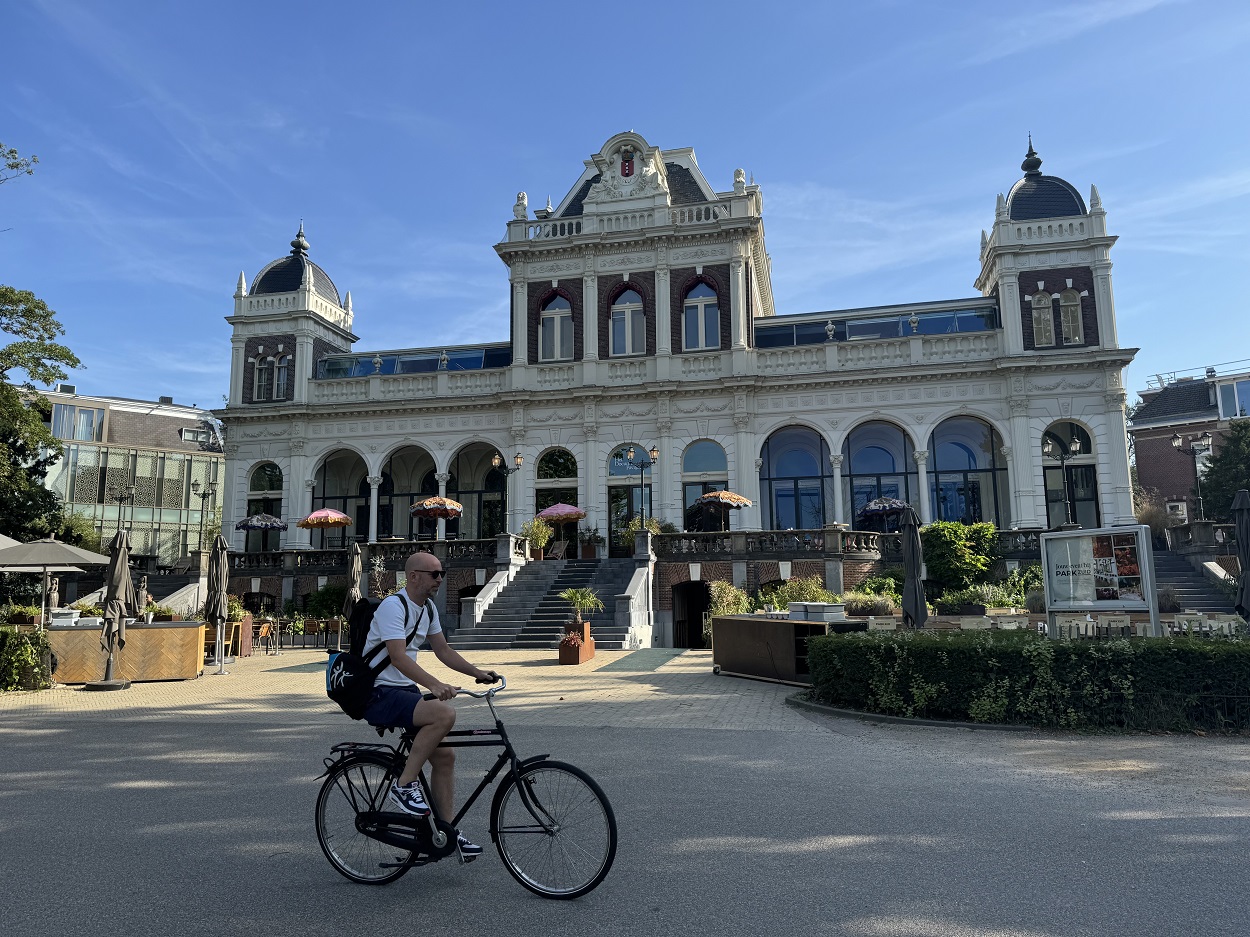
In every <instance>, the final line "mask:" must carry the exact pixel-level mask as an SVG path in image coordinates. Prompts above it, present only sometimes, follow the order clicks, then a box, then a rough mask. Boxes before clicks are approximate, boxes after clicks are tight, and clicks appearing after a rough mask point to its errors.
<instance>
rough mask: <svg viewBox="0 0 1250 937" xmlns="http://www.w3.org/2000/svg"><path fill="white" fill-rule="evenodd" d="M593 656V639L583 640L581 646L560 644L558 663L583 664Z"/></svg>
mask: <svg viewBox="0 0 1250 937" xmlns="http://www.w3.org/2000/svg"><path fill="white" fill-rule="evenodd" d="M594 656H595V642H594V641H593V640H590V641H585V642H583V643H582V645H581V647H570V646H569V645H567V644H561V645H560V663H562V664H584V663H586V661H588V660H590V659H591V658H592V657H594Z"/></svg>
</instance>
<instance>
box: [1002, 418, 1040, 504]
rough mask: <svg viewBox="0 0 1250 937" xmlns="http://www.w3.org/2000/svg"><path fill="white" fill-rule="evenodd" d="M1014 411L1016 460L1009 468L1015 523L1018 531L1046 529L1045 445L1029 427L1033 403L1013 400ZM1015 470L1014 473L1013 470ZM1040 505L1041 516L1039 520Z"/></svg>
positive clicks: (1012, 436)
mask: <svg viewBox="0 0 1250 937" xmlns="http://www.w3.org/2000/svg"><path fill="white" fill-rule="evenodd" d="M1007 404H1008V406H1009V407H1010V408H1011V449H1012V452H1013V458H1012V460H1011V461H1010V462H1009V463H1008V464H1007V471H1008V479H1009V484H1010V485H1011V503H1012V505H1013V508H1012V511H1011V523H1012V526H1014V527H1045V526H1046V514H1045V510H1046V485H1045V477H1044V474H1043V472H1042V466H1041V461H1040V460H1041V458H1042V451H1041V448H1042V442H1041V439H1040V438H1038V439H1037V440H1034V439H1033V438H1032V430H1031V427H1030V425H1029V401H1028V399H1027V398H1025V397H1009V398H1008V399H1007ZM1013 469H1014V470H1015V471H1014V472H1013V471H1012V470H1013ZM1039 503H1040V505H1041V507H1040V510H1041V512H1042V513H1041V515H1040V516H1039V514H1038V511H1039Z"/></svg>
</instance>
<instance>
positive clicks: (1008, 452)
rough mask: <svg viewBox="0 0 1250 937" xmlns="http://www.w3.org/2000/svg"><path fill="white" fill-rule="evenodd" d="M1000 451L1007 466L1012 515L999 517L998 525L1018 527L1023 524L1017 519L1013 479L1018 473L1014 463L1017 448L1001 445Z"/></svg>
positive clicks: (1000, 527)
mask: <svg viewBox="0 0 1250 937" xmlns="http://www.w3.org/2000/svg"><path fill="white" fill-rule="evenodd" d="M998 451H999V454H1000V455H1002V457H1003V464H1004V465H1006V466H1007V488H1008V495H1009V496H1008V498H1007V510H1008V511H1010V512H1011V516H1010V517H1006V518H999V521H998V526H999V529H1002V528H1003V527H1004V526H1005V527H1010V528H1016V527H1019V526H1021V525H1020V524H1019V523H1018V522H1017V519H1016V499H1015V496H1014V491H1015V487H1014V484H1013V480H1014V479H1015V475H1016V470H1015V467H1014V466H1013V465H1012V455H1013V454H1014V453H1015V450H1014V449H1013V448H1011V446H999V447H998ZM1004 522H1005V523H1004Z"/></svg>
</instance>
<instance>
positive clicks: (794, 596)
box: [760, 576, 838, 608]
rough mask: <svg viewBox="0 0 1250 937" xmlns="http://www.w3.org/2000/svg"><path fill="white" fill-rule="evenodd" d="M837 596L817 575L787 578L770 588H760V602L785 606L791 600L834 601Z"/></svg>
mask: <svg viewBox="0 0 1250 937" xmlns="http://www.w3.org/2000/svg"><path fill="white" fill-rule="evenodd" d="M836 601H838V597H837V596H836V595H834V594H833V593H832V592H830V591H829V590H828V589H826V588H825V583H824V580H822V579H821V578H820V577H819V576H808V577H807V578H805V579H789V580H787V581H786V582H783V583H781V584H780V585H778V586H773V587H772V588H771V589H761V590H760V603H761V604H764V605H772V606H773V607H775V608H786V607H787V606H788V605H789V604H790V603H791V602H836Z"/></svg>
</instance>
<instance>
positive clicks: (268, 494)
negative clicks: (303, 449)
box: [243, 462, 282, 553]
mask: <svg viewBox="0 0 1250 937" xmlns="http://www.w3.org/2000/svg"><path fill="white" fill-rule="evenodd" d="M256 514H271V515H273V516H274V517H281V516H282V469H280V468H278V466H276V465H274V464H273V463H272V462H265V463H264V464H262V465H258V466H256V468H254V469H252V474H251V476H250V477H249V478H248V482H247V515H248V517H252V516H254V515H256ZM281 540H282V532H281V531H280V530H249V531H248V532H247V536H246V538H245V539H244V543H243V549H244V551H245V552H247V553H267V552H269V551H270V550H277V549H278V548H279V546H280V544H281Z"/></svg>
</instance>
